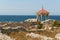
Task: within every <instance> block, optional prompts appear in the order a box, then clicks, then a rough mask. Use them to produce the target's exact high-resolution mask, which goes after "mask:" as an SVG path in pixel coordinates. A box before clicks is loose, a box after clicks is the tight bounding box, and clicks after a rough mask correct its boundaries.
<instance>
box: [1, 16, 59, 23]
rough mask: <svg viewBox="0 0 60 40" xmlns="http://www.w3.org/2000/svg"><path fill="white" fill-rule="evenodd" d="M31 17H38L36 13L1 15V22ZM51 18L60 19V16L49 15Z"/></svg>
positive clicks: (17, 20) (18, 20)
mask: <svg viewBox="0 0 60 40" xmlns="http://www.w3.org/2000/svg"><path fill="white" fill-rule="evenodd" d="M29 18H36V16H35V15H0V22H9V21H11V22H20V21H24V20H26V19H29ZM49 19H55V20H57V21H60V16H55V15H54V16H49Z"/></svg>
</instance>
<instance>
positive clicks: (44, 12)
mask: <svg viewBox="0 0 60 40" xmlns="http://www.w3.org/2000/svg"><path fill="white" fill-rule="evenodd" d="M37 14H38V15H48V14H49V12H48V11H47V10H45V9H43V8H42V9H41V10H39V11H38V12H37Z"/></svg>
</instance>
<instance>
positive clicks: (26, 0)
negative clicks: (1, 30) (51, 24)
mask: <svg viewBox="0 0 60 40" xmlns="http://www.w3.org/2000/svg"><path fill="white" fill-rule="evenodd" d="M42 5H43V7H44V9H45V10H47V11H48V12H49V13H50V15H60V0H0V15H35V14H36V12H38V11H39V10H41V8H42Z"/></svg>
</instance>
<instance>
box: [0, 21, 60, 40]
mask: <svg viewBox="0 0 60 40" xmlns="http://www.w3.org/2000/svg"><path fill="white" fill-rule="evenodd" d="M41 23H42V25H43V26H42V28H41V29H38V28H37V22H36V20H35V21H34V20H33V21H25V22H0V33H2V34H5V35H8V36H9V37H11V38H12V39H14V40H60V36H59V35H60V22H58V21H55V20H46V21H42V22H41ZM35 36H36V37H35ZM50 38H51V39H50Z"/></svg>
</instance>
